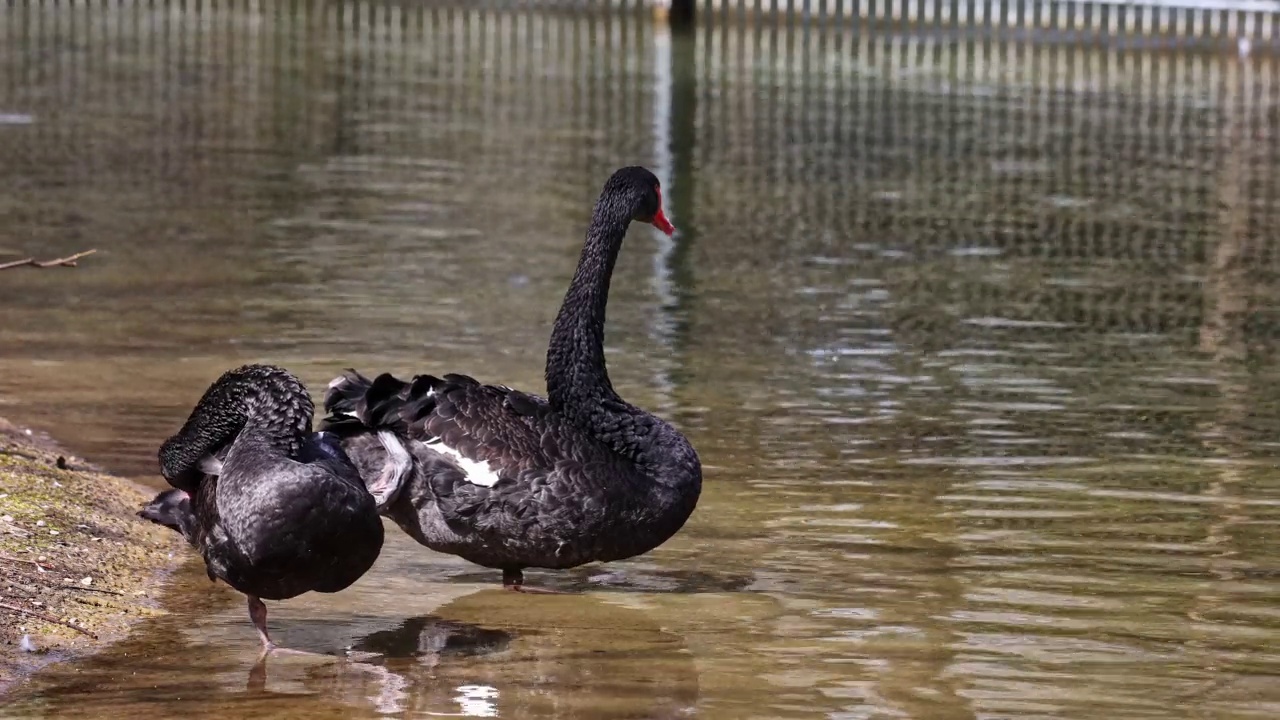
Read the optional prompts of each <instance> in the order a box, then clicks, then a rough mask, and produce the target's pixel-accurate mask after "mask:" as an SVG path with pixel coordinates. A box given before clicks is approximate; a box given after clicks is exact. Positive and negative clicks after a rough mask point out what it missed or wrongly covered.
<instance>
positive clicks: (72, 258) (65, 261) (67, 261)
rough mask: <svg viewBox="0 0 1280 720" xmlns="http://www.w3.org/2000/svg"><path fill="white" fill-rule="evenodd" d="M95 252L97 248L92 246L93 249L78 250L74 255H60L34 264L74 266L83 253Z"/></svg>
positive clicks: (41, 266) (39, 265) (40, 265)
mask: <svg viewBox="0 0 1280 720" xmlns="http://www.w3.org/2000/svg"><path fill="white" fill-rule="evenodd" d="M96 252H98V250H97V248H94V249H93V250H85V251H84V252H78V253H76V254H75V255H68V256H66V257H60V258H57V259H54V260H45V261H44V262H38V263H36V264H35V265H36V267H38V268H47V267H53V266H54V265H65V266H67V267H75V266H76V261H77V260H79V259H80V258H82V257H84V256H85V255H92V254H94V253H96Z"/></svg>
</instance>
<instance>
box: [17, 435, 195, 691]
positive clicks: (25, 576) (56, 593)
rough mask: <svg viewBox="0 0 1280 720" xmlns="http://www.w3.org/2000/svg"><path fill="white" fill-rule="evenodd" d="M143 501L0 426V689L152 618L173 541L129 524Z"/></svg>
mask: <svg viewBox="0 0 1280 720" xmlns="http://www.w3.org/2000/svg"><path fill="white" fill-rule="evenodd" d="M148 499H150V495H149V493H148V492H147V491H146V490H145V489H143V488H141V487H139V486H137V485H135V484H134V483H132V482H130V481H128V480H125V479H122V478H118V477H113V476H111V475H107V474H104V473H101V472H99V471H97V470H96V469H93V468H91V467H88V466H87V465H86V464H84V463H82V462H80V461H78V460H75V459H71V458H68V456H66V455H65V454H63V453H60V452H59V450H58V448H57V446H56V445H54V444H53V443H52V442H51V441H50V440H48V439H47V438H45V437H43V436H40V435H37V434H34V433H32V432H31V431H29V430H23V429H21V428H18V427H16V426H14V425H13V424H11V423H9V422H8V421H6V420H3V419H0V692H3V691H4V690H5V689H6V688H7V686H9V685H10V684H11V683H12V682H13V681H14V680H15V679H17V678H18V677H21V676H22V675H24V674H25V673H27V672H29V671H30V670H33V669H35V668H37V667H39V666H40V665H43V664H45V663H47V662H50V661H52V660H57V659H61V658H64V657H66V656H68V655H71V654H75V653H79V652H87V651H91V650H93V649H95V648H97V647H99V646H101V645H103V644H105V643H108V642H110V641H113V640H116V639H119V638H120V637H123V636H124V634H125V632H126V631H127V629H128V626H129V625H130V623H132V622H133V621H135V620H137V619H139V618H141V617H144V616H146V615H148V614H154V613H157V612H159V610H158V606H157V604H156V602H155V600H154V598H155V597H156V595H157V593H158V591H159V588H160V584H161V581H162V579H163V572H162V571H165V570H167V569H169V568H170V567H171V566H172V565H173V564H174V563H175V562H176V559H175V558H180V557H181V556H180V555H175V553H174V551H175V550H176V549H177V548H178V547H179V545H180V543H179V542H178V538H177V536H176V535H174V534H173V533H171V532H168V531H167V530H165V529H164V528H161V527H159V526H157V525H153V524H151V523H149V522H147V521H145V520H142V519H141V518H139V517H137V515H136V512H137V510H138V508H139V507H140V506H141V504H142V503H144V502H145V501H146V500H148Z"/></svg>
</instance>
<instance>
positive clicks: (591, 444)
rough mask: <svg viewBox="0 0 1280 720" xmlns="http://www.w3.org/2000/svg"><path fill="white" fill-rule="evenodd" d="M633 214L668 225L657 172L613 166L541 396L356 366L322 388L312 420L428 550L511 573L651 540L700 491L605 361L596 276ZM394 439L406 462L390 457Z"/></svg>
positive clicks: (612, 555)
mask: <svg viewBox="0 0 1280 720" xmlns="http://www.w3.org/2000/svg"><path fill="white" fill-rule="evenodd" d="M633 220H637V221H641V222H647V223H652V224H654V225H656V226H657V227H659V228H661V229H663V230H664V231H665V232H668V233H670V232H671V231H673V230H674V228H672V227H671V225H670V223H669V222H668V221H667V219H666V215H665V213H664V212H663V210H662V195H661V188H660V186H659V183H658V180H657V178H656V177H654V175H653V174H652V173H651V172H649V171H648V170H646V169H644V168H639V167H630V168H623V169H621V170H619V171H617V172H616V173H614V174H613V176H612V177H610V179H609V180H608V182H607V183H606V184H605V187H604V190H603V191H602V193H601V195H600V199H599V200H598V201H597V203H596V207H595V212H594V214H593V217H592V221H591V226H590V228H589V230H588V232H587V237H586V242H585V244H584V246H583V250H582V255H581V258H580V260H579V263H578V268H577V271H576V273H575V274H574V278H573V281H572V283H571V284H570V286H569V290H568V292H567V293H566V295H565V299H564V303H563V305H562V306H561V309H560V313H559V315H558V317H557V319H556V323H555V328H554V330H553V332H552V335H551V340H550V343H549V348H548V351H547V366H546V380H547V391H548V392H547V397H546V398H542V397H538V396H536V395H531V394H528V393H524V392H520V391H517V390H512V389H510V388H507V387H504V386H499V385H487V384H483V383H480V382H478V381H476V380H475V379H473V378H471V377H468V376H465V375H458V374H448V375H443V376H440V377H436V376H432V375H420V376H417V377H415V378H414V379H413V381H412V382H404V381H402V380H398V379H396V378H395V377H393V376H391V375H388V374H383V375H379V376H378V377H376V378H375V379H373V380H369V379H368V378H366V377H364V376H362V375H360V374H359V373H356V372H355V371H349V372H347V373H346V374H345V375H343V376H341V377H339V378H337V379H335V380H334V381H333V382H332V383H330V385H329V389H328V391H327V393H326V395H325V410H326V412H327V413H328V417H326V419H325V421H324V427H325V429H326V431H328V432H332V433H334V434H335V435H336V436H337V437H338V438H339V440H340V442H341V444H342V446H343V448H344V449H345V450H346V451H347V453H348V454H349V455H351V457H352V458H353V460H354V462H355V463H356V465H357V466H358V467H360V468H361V474H362V476H363V477H364V478H365V481H366V483H367V484H368V485H369V487H370V490H371V491H372V492H374V493H375V495H379V497H381V498H384V499H385V502H383V504H382V507H383V512H384V514H386V515H388V516H389V517H390V518H392V519H393V520H394V521H395V522H396V523H397V524H398V525H400V527H401V528H403V529H404V530H405V531H406V532H408V533H409V534H410V535H411V536H413V537H414V538H415V539H416V540H417V541H418V542H420V543H422V544H424V545H426V546H427V547H429V548H431V549H433V550H437V551H440V552H446V553H451V554H454V555H458V556H460V557H462V558H464V559H466V560H469V561H471V562H474V563H477V564H479V565H483V566H486V567H491V568H497V569H501V570H503V581H504V585H506V586H508V587H511V588H513V589H519V588H520V586H521V584H522V581H523V576H522V572H521V571H522V570H523V569H524V568H527V567H542V568H569V567H574V566H577V565H581V564H584V563H588V562H592V561H611V560H621V559H624V558H628V557H633V556H635V555H639V554H642V553H645V552H648V551H649V550H652V549H653V548H655V547H657V546H658V545H660V544H662V543H663V542H665V541H666V540H667V539H668V538H670V537H671V536H672V535H674V534H675V533H676V532H677V531H678V530H679V529H680V528H681V527H682V526H683V525H684V523H685V521H686V520H687V519H688V517H689V515H690V514H691V513H692V512H693V509H694V507H695V505H696V504H697V501H698V496H699V494H700V492H701V487H702V469H701V465H700V463H699V461H698V456H697V453H696V452H695V451H694V449H693V447H692V446H691V445H690V444H689V442H688V440H687V439H686V438H685V437H684V435H682V434H681V433H680V432H679V431H677V430H676V429H675V428H674V427H672V426H671V425H670V424H668V423H667V422H665V421H664V420H662V419H660V418H658V417H656V416H654V415H652V414H650V413H648V412H645V411H644V410H641V409H640V408H637V407H635V406H634V405H631V404H629V403H627V402H625V401H624V400H622V399H621V398H620V397H619V396H618V395H617V393H616V392H614V390H613V386H612V384H611V383H610V381H609V376H608V372H607V369H606V367H605V360H604V322H605V307H606V304H607V300H608V292H609V281H610V278H611V276H612V274H613V268H614V263H615V261H616V259H617V256H618V252H619V250H620V249H621V245H622V240H623V237H624V236H625V235H626V231H627V227H628V225H629V224H630V223H631V222H632V221H633ZM405 450H407V451H408V454H409V455H411V462H408V463H404V462H400V463H396V462H394V461H393V459H392V458H393V456H395V455H397V454H404V451H405ZM392 466H395V467H396V468H397V469H396V470H395V471H394V472H393V471H391V470H390V469H389V468H391V467H392Z"/></svg>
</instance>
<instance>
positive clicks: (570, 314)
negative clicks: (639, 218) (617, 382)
mask: <svg viewBox="0 0 1280 720" xmlns="http://www.w3.org/2000/svg"><path fill="white" fill-rule="evenodd" d="M630 222H631V212H630V208H627V207H625V206H623V205H622V204H621V203H619V202H611V201H610V198H608V197H607V196H606V197H602V198H601V199H600V201H599V202H598V203H596V209H595V213H594V215H593V217H592V219H591V226H590V228H589V229H588V230H587V240H586V243H585V244H584V245H583V247H582V256H581V258H579V260H578V269H577V271H576V272H575V273H574V275H573V282H571V283H570V284H569V291H568V292H567V293H565V296H564V303H563V304H562V305H561V306H560V314H559V315H558V316H557V317H556V324H555V329H554V330H552V332H551V343H550V346H549V347H548V349H547V373H546V376H547V399H548V400H549V401H550V402H551V405H552V407H554V408H556V409H557V410H558V411H559V412H561V413H564V414H565V415H567V416H568V417H570V418H571V419H573V420H574V421H576V422H578V423H579V424H580V425H583V426H584V427H586V428H587V429H598V428H599V427H600V426H601V425H602V424H607V423H608V422H609V420H610V417H611V416H612V415H614V414H616V413H617V410H618V408H616V407H608V406H613V405H615V404H617V403H620V402H621V399H620V398H619V397H618V394H617V393H616V392H614V390H613V384H612V383H610V382H609V371H608V369H607V368H606V367H605V361H604V320H605V307H606V305H607V304H608V302H609V281H610V279H611V278H612V277H613V266H614V263H615V262H616V261H617V259H618V251H619V249H620V248H621V247H622V238H623V237H624V236H625V235H626V234H627V225H628V224H629V223H630Z"/></svg>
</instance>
